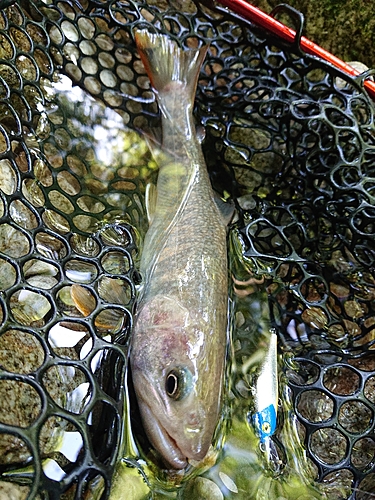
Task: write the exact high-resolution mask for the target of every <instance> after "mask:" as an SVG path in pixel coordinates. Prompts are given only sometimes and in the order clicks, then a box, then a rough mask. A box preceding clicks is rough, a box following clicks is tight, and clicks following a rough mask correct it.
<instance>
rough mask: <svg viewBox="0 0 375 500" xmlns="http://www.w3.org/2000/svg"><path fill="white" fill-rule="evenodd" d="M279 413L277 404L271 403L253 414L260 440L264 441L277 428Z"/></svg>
mask: <svg viewBox="0 0 375 500" xmlns="http://www.w3.org/2000/svg"><path fill="white" fill-rule="evenodd" d="M276 421H277V413H276V408H275V405H273V404H270V405H269V406H267V408H263V409H262V410H260V411H258V412H257V413H255V414H254V415H253V423H254V427H255V431H256V433H257V434H258V436H259V439H260V442H261V443H264V442H265V441H266V439H267V438H269V437H270V436H272V435H273V433H274V432H275V430H276Z"/></svg>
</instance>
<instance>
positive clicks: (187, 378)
mask: <svg viewBox="0 0 375 500" xmlns="http://www.w3.org/2000/svg"><path fill="white" fill-rule="evenodd" d="M191 388H192V375H191V373H190V371H189V370H188V369H187V368H173V369H172V370H170V371H169V372H168V374H167V376H166V379H165V391H166V393H167V395H168V396H169V397H170V398H171V399H174V400H175V401H178V400H180V399H182V398H184V397H185V396H187V395H188V394H189V392H190V391H191Z"/></svg>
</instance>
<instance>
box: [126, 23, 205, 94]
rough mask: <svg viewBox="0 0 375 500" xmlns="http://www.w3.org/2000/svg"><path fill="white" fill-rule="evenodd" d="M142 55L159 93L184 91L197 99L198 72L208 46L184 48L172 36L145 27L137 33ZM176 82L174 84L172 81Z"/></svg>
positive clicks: (151, 79)
mask: <svg viewBox="0 0 375 500" xmlns="http://www.w3.org/2000/svg"><path fill="white" fill-rule="evenodd" d="M135 41H136V45H137V48H138V52H139V55H140V57H141V59H142V62H143V65H144V67H145V69H146V72H147V74H148V77H149V78H150V81H151V85H152V87H153V88H154V90H155V91H156V93H157V94H161V93H163V91H164V92H173V91H174V90H175V91H177V89H178V90H179V91H183V96H184V97H185V96H186V97H188V99H189V100H190V102H193V101H194V97H195V93H196V88H197V82H198V76H199V72H200V69H201V66H202V63H203V60H204V58H205V56H206V52H207V49H208V46H207V45H205V46H203V47H201V48H200V49H188V50H184V49H182V48H181V47H179V46H178V45H177V43H176V42H174V41H173V40H172V39H171V38H169V37H168V36H166V35H162V34H159V33H151V32H149V31H148V30H146V29H143V30H138V31H137V32H136V33H135ZM173 84H174V85H173Z"/></svg>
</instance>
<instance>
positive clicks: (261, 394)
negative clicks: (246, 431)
mask: <svg viewBox="0 0 375 500" xmlns="http://www.w3.org/2000/svg"><path fill="white" fill-rule="evenodd" d="M254 399H255V413H254V414H253V415H252V422H253V425H254V428H255V432H256V434H257V435H258V437H259V441H260V448H261V450H262V451H263V452H264V453H265V454H266V456H267V460H269V461H272V462H278V457H277V451H276V448H275V446H274V444H273V442H272V436H273V434H274V433H275V431H276V425H277V407H278V368H277V332H276V330H275V328H270V336H269V345H268V347H267V350H266V354H265V357H264V360H263V362H262V363H261V366H260V370H259V375H258V377H257V380H256V382H255V387H254Z"/></svg>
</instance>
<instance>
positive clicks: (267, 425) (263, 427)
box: [262, 422, 271, 434]
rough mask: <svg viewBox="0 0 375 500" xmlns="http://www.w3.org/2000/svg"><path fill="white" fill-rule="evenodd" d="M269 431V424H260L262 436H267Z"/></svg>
mask: <svg viewBox="0 0 375 500" xmlns="http://www.w3.org/2000/svg"><path fill="white" fill-rule="evenodd" d="M270 431H271V426H270V424H269V423H268V422H264V423H263V424H262V432H263V433H264V434H268V433H269V432H270Z"/></svg>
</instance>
